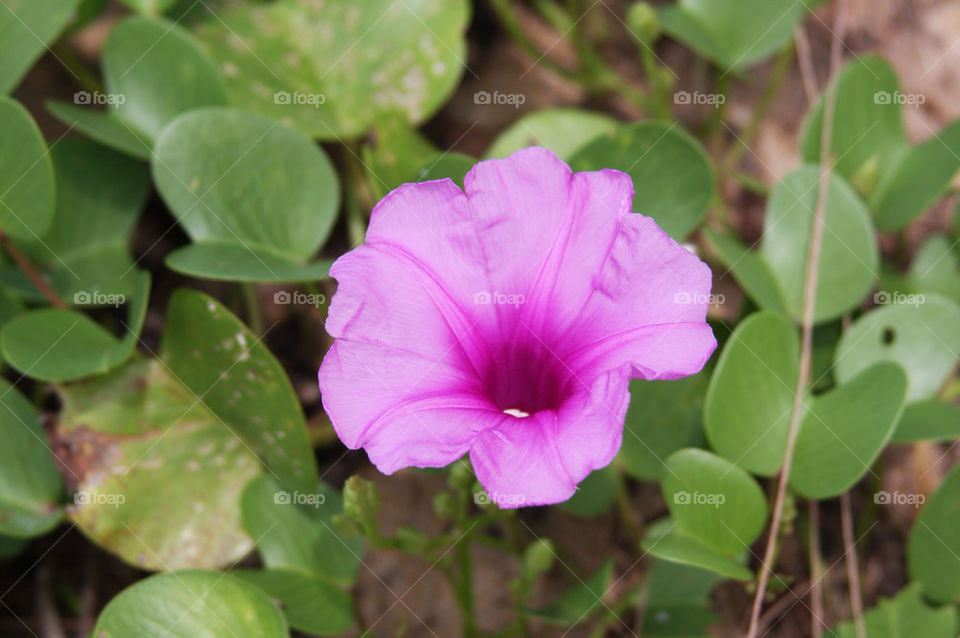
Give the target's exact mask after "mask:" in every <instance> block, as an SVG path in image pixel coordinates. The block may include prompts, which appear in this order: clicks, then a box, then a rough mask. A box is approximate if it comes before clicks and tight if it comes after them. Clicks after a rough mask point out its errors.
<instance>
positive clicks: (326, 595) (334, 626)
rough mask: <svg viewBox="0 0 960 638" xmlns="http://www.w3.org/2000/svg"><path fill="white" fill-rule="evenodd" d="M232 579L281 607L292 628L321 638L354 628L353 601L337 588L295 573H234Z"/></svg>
mask: <svg viewBox="0 0 960 638" xmlns="http://www.w3.org/2000/svg"><path fill="white" fill-rule="evenodd" d="M230 575H231V576H234V577H235V578H239V579H240V580H242V581H245V582H247V583H249V584H250V585H253V586H254V587H257V588H259V589H261V590H262V591H263V592H264V593H266V594H267V595H268V596H270V598H273V599H275V600H277V601H279V603H280V608H281V609H282V610H283V615H284V616H286V618H287V622H288V623H289V624H290V627H292V628H293V629H296V630H297V631H302V632H305V633H308V634H313V635H319V636H331V635H334V634H342V633H344V632H346V631H347V630H348V629H350V626H351V625H353V601H351V600H350V596H349V594H347V593H346V592H344V591H343V590H341V589H339V588H338V587H337V586H336V585H332V584H330V583H327V582H324V581H323V580H321V579H319V578H317V577H316V576H313V575H311V574H305V573H303V572H302V571H299V570H293V569H264V570H257V569H235V570H233V571H231V572H230Z"/></svg>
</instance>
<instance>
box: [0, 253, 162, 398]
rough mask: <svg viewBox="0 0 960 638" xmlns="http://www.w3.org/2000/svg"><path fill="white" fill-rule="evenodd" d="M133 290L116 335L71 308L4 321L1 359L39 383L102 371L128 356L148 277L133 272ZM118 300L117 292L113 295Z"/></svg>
mask: <svg viewBox="0 0 960 638" xmlns="http://www.w3.org/2000/svg"><path fill="white" fill-rule="evenodd" d="M137 274H138V275H139V284H138V289H137V291H136V292H135V293H134V295H133V296H132V297H131V299H130V304H129V306H128V308H127V322H126V323H125V324H124V327H125V330H124V334H123V336H122V338H121V339H119V340H118V339H117V338H116V337H114V336H113V335H111V334H110V333H109V332H107V331H106V330H104V329H103V328H102V327H101V326H100V325H99V324H98V323H96V322H95V321H93V320H92V319H90V318H89V317H87V316H86V315H85V314H83V313H80V312H76V311H74V310H60V309H58V308H43V309H40V310H33V311H31V312H28V313H26V314H22V315H20V316H18V317H16V318H15V319H12V320H11V321H9V322H8V323H7V324H6V325H5V326H4V327H3V331H2V333H0V348H2V350H3V356H4V359H5V360H6V361H7V362H8V363H9V364H10V365H11V366H13V367H14V368H16V369H17V370H19V371H20V372H22V373H23V374H25V375H27V376H30V377H33V378H34V379H40V380H41V381H69V380H72V379H78V378H80V377H85V376H89V375H92V374H98V373H103V372H106V371H108V370H110V369H112V368H115V367H116V366H118V365H120V364H121V363H123V362H124V361H126V360H127V359H129V358H130V355H131V354H133V351H134V349H135V348H136V345H137V341H138V340H139V336H140V329H141V328H142V327H143V320H144V317H145V316H146V311H147V298H148V296H149V291H150V275H149V274H148V273H146V272H144V271H138V273H137ZM113 298H114V299H116V300H117V303H118V304H119V303H123V302H124V301H125V298H124V296H123V295H118V296H115V297H113Z"/></svg>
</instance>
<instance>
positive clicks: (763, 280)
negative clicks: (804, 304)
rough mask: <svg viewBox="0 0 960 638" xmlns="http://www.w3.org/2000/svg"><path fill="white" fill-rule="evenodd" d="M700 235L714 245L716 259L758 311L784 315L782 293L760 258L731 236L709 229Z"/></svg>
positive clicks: (764, 262)
mask: <svg viewBox="0 0 960 638" xmlns="http://www.w3.org/2000/svg"><path fill="white" fill-rule="evenodd" d="M703 234H704V236H705V237H706V238H707V241H709V242H710V245H711V246H713V249H714V250H715V251H716V253H717V257H718V258H719V259H720V261H721V262H722V263H723V265H724V266H726V267H727V268H728V269H729V272H732V273H733V276H734V278H735V279H736V280H737V283H739V284H740V286H741V287H742V288H743V291H744V292H745V293H746V294H747V295H748V296H749V297H750V299H752V300H753V302H754V303H755V304H757V305H758V306H759V307H761V308H766V309H767V310H772V311H774V312H781V313H786V311H787V310H786V306H785V305H784V301H783V293H781V292H780V288H779V286H778V284H777V280H776V279H774V277H773V273H772V272H771V271H770V268H769V267H768V266H767V262H766V261H764V259H763V257H762V256H761V255H760V254H759V253H757V252H754V251H752V250H750V249H749V248H747V247H746V246H744V245H743V244H742V243H741V242H740V240H739V239H737V238H736V237H734V236H733V235H727V234H720V233H717V232H715V231H713V230H711V229H709V228H704V229H703Z"/></svg>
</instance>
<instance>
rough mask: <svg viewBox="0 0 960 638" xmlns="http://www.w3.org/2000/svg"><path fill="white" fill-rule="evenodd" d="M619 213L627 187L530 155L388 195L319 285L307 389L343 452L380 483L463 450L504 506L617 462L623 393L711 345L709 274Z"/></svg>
mask: <svg viewBox="0 0 960 638" xmlns="http://www.w3.org/2000/svg"><path fill="white" fill-rule="evenodd" d="M632 202H633V184H632V183H631V181H630V177H629V176H627V175H626V174H624V173H621V172H619V171H614V170H602V171H597V172H591V173H571V171H570V168H569V167H568V166H567V165H566V164H564V163H563V162H562V161H560V160H559V159H558V158H557V157H556V156H555V155H554V154H553V153H551V152H550V151H547V150H545V149H542V148H528V149H525V150H522V151H518V152H516V153H514V154H513V155H511V156H510V157H508V158H506V159H496V160H489V161H486V162H481V163H479V164H477V165H476V166H475V167H474V168H473V169H472V170H471V171H470V172H469V173H468V174H467V176H466V180H465V188H464V190H463V191H461V190H460V189H459V188H458V187H457V186H456V185H455V184H454V183H453V182H452V181H450V180H449V179H444V180H438V181H432V182H423V183H419V184H404V185H403V186H401V187H400V188H397V189H396V190H394V191H393V192H392V193H390V194H389V195H387V196H386V197H385V198H384V199H383V201H381V202H380V203H379V204H378V205H377V207H376V208H375V209H374V211H373V213H372V214H371V218H370V228H369V230H368V232H367V239H366V245H364V246H360V247H359V248H357V249H355V250H352V251H350V252H349V253H347V254H345V255H344V256H342V257H341V258H340V259H338V260H337V261H336V263H334V265H333V267H332V268H331V271H330V272H331V275H332V276H333V277H335V278H336V280H337V281H338V283H339V289H338V290H337V294H336V296H334V298H333V301H332V304H331V306H330V314H329V317H328V319H327V325H326V327H327V331H328V332H329V333H330V334H331V335H332V336H333V337H334V338H335V339H336V341H335V342H334V344H333V346H332V347H331V348H330V351H329V352H328V353H327V355H326V357H325V358H324V360H323V364H322V366H321V367H320V374H319V379H320V389H321V391H322V392H323V405H324V408H325V410H326V412H327V414H328V415H329V417H330V420H331V421H332V422H333V427H334V428H335V429H336V431H337V434H338V435H339V436H340V439H341V440H342V441H343V442H344V444H346V445H347V447H350V448H353V449H357V448H361V447H362V448H364V449H365V450H366V451H367V454H368V455H369V457H370V460H371V461H372V462H373V463H374V464H375V465H376V466H377V468H379V469H380V471H381V472H384V473H385V474H391V473H393V472H395V471H396V470H398V469H401V468H403V467H408V466H417V467H440V466H444V465H447V464H449V463H452V462H453V461H456V460H457V459H459V458H460V457H462V456H463V455H464V454H467V453H469V454H470V460H471V461H472V463H473V467H474V470H475V471H476V474H477V478H478V479H479V480H480V483H481V484H482V485H483V486H484V488H485V489H486V490H487V492H488V493H489V494H490V495H491V496H492V497H493V498H494V500H496V501H498V502H499V503H501V505H503V506H514V507H515V506H517V505H538V504H546V503H557V502H561V501H564V500H566V499H568V498H569V497H570V496H571V495H572V494H573V493H574V491H575V490H576V486H577V483H579V482H580V481H581V480H582V479H583V478H584V477H585V476H586V475H587V474H589V473H590V472H591V471H592V470H594V469H597V468H600V467H603V466H605V465H607V464H609V463H610V462H611V461H612V460H613V457H614V456H615V455H616V453H617V450H618V449H619V448H620V442H621V439H622V436H623V419H624V415H625V413H626V410H627V404H628V403H629V400H630V394H629V392H628V385H629V381H630V379H631V378H642V379H678V378H680V377H684V376H687V375H691V374H694V373H696V372H697V371H699V370H700V368H701V367H703V364H704V363H705V362H706V361H707V359H708V358H709V357H710V354H711V353H712V352H713V349H714V348H715V347H716V340H715V339H714V337H713V332H712V331H711V329H710V327H709V326H708V325H707V323H706V322H705V317H706V310H707V296H708V295H709V292H710V269H709V268H708V267H707V266H706V265H705V264H704V263H703V262H701V261H700V260H699V259H698V258H697V257H696V256H695V255H693V254H691V253H690V252H689V251H687V250H685V249H684V248H682V247H681V246H680V245H678V244H677V243H676V242H675V241H674V240H673V239H671V238H670V237H669V236H668V235H667V234H666V233H665V232H663V231H662V230H661V229H660V228H659V227H658V226H657V225H656V223H654V221H653V220H652V219H651V218H649V217H644V216H643V215H639V214H636V213H632V212H631V203H632Z"/></svg>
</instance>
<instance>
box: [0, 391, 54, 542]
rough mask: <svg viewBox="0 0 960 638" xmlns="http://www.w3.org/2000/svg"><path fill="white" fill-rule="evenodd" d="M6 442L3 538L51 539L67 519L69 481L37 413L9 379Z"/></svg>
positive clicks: (1, 458) (0, 419) (1, 403)
mask: <svg viewBox="0 0 960 638" xmlns="http://www.w3.org/2000/svg"><path fill="white" fill-rule="evenodd" d="M0 440H2V441H3V445H0V534H5V535H8V536H16V537H27V536H39V535H41V534H45V533H46V532H48V531H50V530H51V529H52V528H53V527H54V526H55V525H56V524H57V523H58V522H60V518H61V517H62V516H63V511H62V510H61V508H60V505H59V503H60V500H61V498H62V496H63V481H62V480H61V478H60V472H58V471H57V466H56V464H55V463H54V460H53V454H52V453H51V451H50V447H49V445H48V444H47V434H46V432H44V431H43V427H42V426H41V425H40V417H39V416H38V415H37V411H36V409H35V408H34V407H33V405H32V404H31V403H30V402H29V401H27V400H26V399H25V398H24V397H23V395H22V394H20V392H19V391H18V390H17V389H16V388H14V387H13V386H11V385H10V384H9V383H7V382H6V381H5V380H4V379H0Z"/></svg>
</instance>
